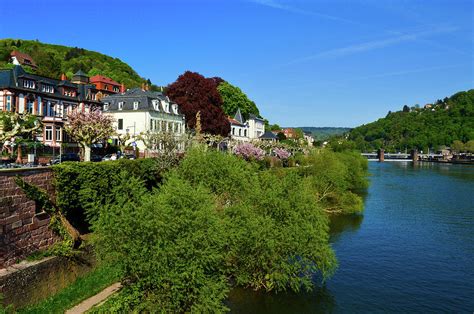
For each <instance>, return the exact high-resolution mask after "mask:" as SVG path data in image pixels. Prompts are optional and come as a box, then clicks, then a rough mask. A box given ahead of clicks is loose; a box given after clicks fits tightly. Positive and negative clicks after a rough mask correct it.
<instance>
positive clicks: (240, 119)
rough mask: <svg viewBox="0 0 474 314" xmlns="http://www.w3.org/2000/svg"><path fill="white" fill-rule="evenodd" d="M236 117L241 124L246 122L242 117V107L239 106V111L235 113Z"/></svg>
mask: <svg viewBox="0 0 474 314" xmlns="http://www.w3.org/2000/svg"><path fill="white" fill-rule="evenodd" d="M234 119H235V120H237V121H238V122H239V123H240V124H244V122H245V121H244V118H243V117H242V113H241V112H240V108H237V112H236V113H235V116H234Z"/></svg>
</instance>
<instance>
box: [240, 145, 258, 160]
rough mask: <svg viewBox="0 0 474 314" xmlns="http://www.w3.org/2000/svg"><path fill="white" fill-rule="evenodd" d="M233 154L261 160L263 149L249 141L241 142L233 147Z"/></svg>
mask: <svg viewBox="0 0 474 314" xmlns="http://www.w3.org/2000/svg"><path fill="white" fill-rule="evenodd" d="M234 154H236V155H237V156H241V157H243V158H244V159H245V160H262V159H263V158H264V157H265V151H264V150H263V149H261V148H258V147H255V146H254V145H252V144H250V143H242V144H239V145H237V146H236V147H235V148H234Z"/></svg>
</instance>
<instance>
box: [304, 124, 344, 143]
mask: <svg viewBox="0 0 474 314" xmlns="http://www.w3.org/2000/svg"><path fill="white" fill-rule="evenodd" d="M299 129H301V130H303V132H309V133H311V135H312V136H313V137H314V139H315V140H317V141H323V140H327V139H328V138H330V137H332V136H341V135H343V134H345V133H347V132H349V131H350V130H351V129H350V128H338V127H300V128H299Z"/></svg>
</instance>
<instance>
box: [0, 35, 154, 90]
mask: <svg viewBox="0 0 474 314" xmlns="http://www.w3.org/2000/svg"><path fill="white" fill-rule="evenodd" d="M13 50H18V51H21V52H24V53H27V54H29V55H30V56H31V57H32V58H33V60H34V61H35V63H36V64H37V66H38V69H37V70H36V71H33V70H32V69H27V71H29V72H36V74H39V75H43V76H47V77H51V78H59V77H60V76H61V74H62V73H65V74H66V75H67V77H68V78H71V77H72V75H73V74H74V73H76V72H77V71H78V70H82V71H84V72H85V73H87V74H88V75H89V76H93V75H97V74H101V75H105V76H107V77H110V78H112V79H113V80H115V81H117V82H119V83H124V84H125V85H126V86H127V87H128V88H131V87H137V86H140V85H141V84H142V83H144V82H146V80H145V79H144V78H142V77H140V76H139V75H138V74H137V72H135V71H134V70H133V69H132V68H131V67H130V66H129V65H128V64H126V63H124V62H123V61H121V60H120V59H118V58H112V57H110V56H107V55H104V54H101V53H98V52H95V51H90V50H86V49H82V48H77V47H66V46H61V45H51V44H45V43H42V42H39V41H33V40H15V39H2V40H0V69H5V68H10V67H12V64H11V63H10V53H11V52H12V51H13ZM26 68H27V67H26ZM148 83H149V84H150V85H151V82H150V81H148Z"/></svg>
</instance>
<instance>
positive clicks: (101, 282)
mask: <svg viewBox="0 0 474 314" xmlns="http://www.w3.org/2000/svg"><path fill="white" fill-rule="evenodd" d="M118 279H119V278H118V272H117V270H116V268H115V267H112V266H107V265H101V266H99V267H98V268H96V269H94V270H93V271H91V272H90V273H88V274H86V275H84V276H82V277H79V278H78V279H77V280H76V281H74V282H73V283H72V284H71V285H70V286H68V287H66V288H65V289H63V290H61V291H60V292H58V293H57V294H55V295H53V296H52V297H49V298H48V299H46V300H44V301H42V302H40V303H38V304H34V305H31V306H28V307H26V308H23V309H20V310H19V311H18V312H19V313H25V314H34V313H38V314H39V313H65V312H66V311H67V310H69V309H70V308H72V307H73V306H75V305H77V304H78V303H80V302H82V301H83V300H85V299H87V298H89V297H91V296H93V295H95V294H97V293H99V292H100V291H102V290H103V289H104V288H106V287H108V286H109V285H111V284H112V283H114V282H115V281H117V280H118ZM0 313H1V312H0Z"/></svg>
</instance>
